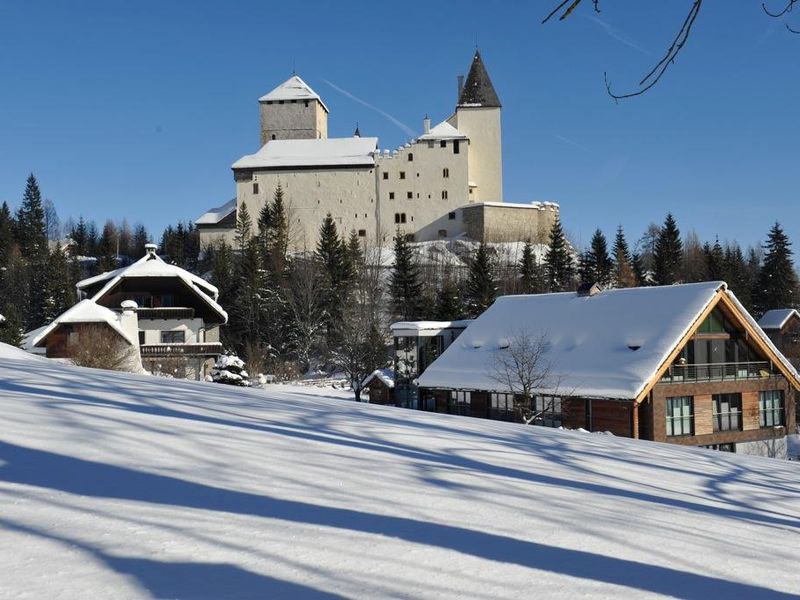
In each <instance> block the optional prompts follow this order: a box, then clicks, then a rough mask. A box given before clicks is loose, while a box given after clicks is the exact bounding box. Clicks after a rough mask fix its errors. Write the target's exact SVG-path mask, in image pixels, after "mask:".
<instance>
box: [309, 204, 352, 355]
mask: <svg viewBox="0 0 800 600" xmlns="http://www.w3.org/2000/svg"><path fill="white" fill-rule="evenodd" d="M315 256H316V259H317V261H318V262H319V264H320V267H321V270H322V275H323V285H322V290H321V294H322V297H323V305H324V306H325V313H326V320H325V326H326V329H327V331H328V340H329V341H332V337H333V335H334V329H335V326H336V324H337V323H339V322H341V317H342V309H343V307H344V304H345V302H346V300H347V298H346V294H345V293H344V292H345V290H344V289H343V285H342V283H343V281H344V278H345V276H346V274H347V266H346V265H345V253H344V244H343V242H342V240H340V239H339V232H338V230H337V228H336V222H335V221H334V220H333V217H331V214H330V213H328V214H327V215H326V216H325V218H324V219H323V221H322V225H321V226H320V230H319V241H318V242H317V251H316V255H315Z"/></svg>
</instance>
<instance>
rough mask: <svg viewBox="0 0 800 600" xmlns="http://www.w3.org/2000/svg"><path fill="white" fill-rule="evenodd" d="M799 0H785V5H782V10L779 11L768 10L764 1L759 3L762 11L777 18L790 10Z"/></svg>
mask: <svg viewBox="0 0 800 600" xmlns="http://www.w3.org/2000/svg"><path fill="white" fill-rule="evenodd" d="M799 1H800V0H787V2H786V6H784V7H783V10H781V11H779V12H772V11H770V10H769V9H768V8H767V3H766V2H762V3H761V8H763V9H764V12H765V13H767V14H768V15H769V16H770V17H774V18H776V19H777V18H778V17H782V16H783V15H785V14H787V13H790V12H792V9H793V8H794V5H795V4H796V3H797V2H799Z"/></svg>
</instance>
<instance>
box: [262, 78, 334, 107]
mask: <svg viewBox="0 0 800 600" xmlns="http://www.w3.org/2000/svg"><path fill="white" fill-rule="evenodd" d="M279 100H284V101H285V100H317V101H319V103H320V104H321V105H322V108H324V109H325V112H330V111H329V110H328V107H327V106H325V103H324V102H323V101H322V98H320V97H319V94H317V92H315V91H314V90H312V89H311V86H310V85H308V84H307V83H306V82H305V81H303V80H302V79H301V78H300V76H299V75H292V76H291V77H289V79H287V80H286V81H284V82H283V83H282V84H280V85H279V86H278V87H276V88H275V89H274V90H272V91H271V92H269V93H267V94H264V95H263V96H261V98H259V99H258V101H259V102H275V101H279Z"/></svg>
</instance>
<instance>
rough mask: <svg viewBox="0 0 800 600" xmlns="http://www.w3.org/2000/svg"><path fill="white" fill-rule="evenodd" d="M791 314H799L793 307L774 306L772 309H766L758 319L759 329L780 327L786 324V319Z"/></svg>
mask: <svg viewBox="0 0 800 600" xmlns="http://www.w3.org/2000/svg"><path fill="white" fill-rule="evenodd" d="M792 315H797V316H800V313H798V312H797V311H796V310H795V309H793V308H776V309H773V310H768V311H767V312H765V313H764V316H763V317H761V318H760V319H759V320H758V325H759V327H761V329H782V328H783V326H784V325H786V321H788V320H789V318H790V317H791V316H792Z"/></svg>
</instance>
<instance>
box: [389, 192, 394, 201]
mask: <svg viewBox="0 0 800 600" xmlns="http://www.w3.org/2000/svg"><path fill="white" fill-rule="evenodd" d="M389 200H394V192H389Z"/></svg>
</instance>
